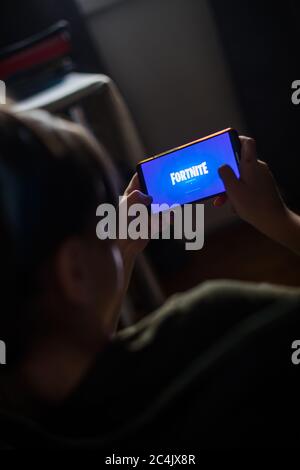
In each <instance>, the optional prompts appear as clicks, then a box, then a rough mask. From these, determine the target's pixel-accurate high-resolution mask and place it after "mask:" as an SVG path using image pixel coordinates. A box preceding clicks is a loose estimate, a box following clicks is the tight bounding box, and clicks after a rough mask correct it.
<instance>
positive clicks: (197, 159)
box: [142, 132, 239, 212]
mask: <svg viewBox="0 0 300 470" xmlns="http://www.w3.org/2000/svg"><path fill="white" fill-rule="evenodd" d="M224 164H227V165H229V166H231V168H232V169H233V171H234V172H235V174H236V175H237V176H238V177H239V169H238V166H237V162H236V157H235V155H234V149H233V148H232V144H231V141H230V136H229V134H228V132H226V133H224V134H220V135H218V136H216V137H212V138H210V139H208V140H204V141H202V142H198V143H196V144H193V145H191V146H189V147H185V148H183V149H180V150H176V151H174V152H172V153H170V154H167V155H164V156H162V157H161V158H156V159H153V160H151V161H149V162H145V163H143V164H142V171H143V175H144V180H145V184H146V189H147V193H148V194H150V196H152V197H153V204H164V203H166V204H168V205H169V206H171V205H173V204H187V203H190V202H193V201H197V200H199V199H203V198H208V197H211V196H214V195H215V194H218V193H222V192H224V191H225V188H224V185H223V182H222V180H221V179H220V177H219V174H218V168H219V167H220V166H222V165H224ZM153 212H155V211H153Z"/></svg>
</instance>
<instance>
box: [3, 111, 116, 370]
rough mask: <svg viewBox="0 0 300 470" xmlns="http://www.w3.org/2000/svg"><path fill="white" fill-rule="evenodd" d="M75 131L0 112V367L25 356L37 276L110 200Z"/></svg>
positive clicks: (88, 148)
mask: <svg viewBox="0 0 300 470" xmlns="http://www.w3.org/2000/svg"><path fill="white" fill-rule="evenodd" d="M107 166H108V163H107V159H106V157H105V155H104V153H103V151H101V148H100V147H99V146H98V145H97V143H96V142H95V141H94V140H93V139H92V137H91V136H89V135H88V134H87V133H86V132H84V131H83V130H82V129H81V128H79V127H78V126H75V125H74V124H71V123H67V122H66V121H63V120H61V119H58V118H55V117H52V116H50V115H49V114H47V113H44V112H43V113H41V112H38V113H34V114H27V115H26V114H25V115H24V114H22V115H21V116H19V115H16V114H14V113H13V112H12V111H9V110H7V109H5V110H1V111H0V262H1V265H0V338H1V339H2V340H4V341H6V343H7V351H8V355H9V359H8V364H10V365H11V364H14V363H16V362H17V361H18V359H19V358H20V356H22V354H23V353H24V351H25V350H26V347H27V345H28V341H29V339H30V335H31V318H30V315H31V312H30V311H28V308H27V307H28V305H29V302H30V300H31V298H32V297H33V295H34V292H35V290H36V289H37V288H38V283H37V279H38V272H39V270H40V268H41V266H42V265H43V263H45V262H46V260H47V259H49V258H51V256H52V255H53V254H54V253H55V251H56V250H57V249H58V247H59V246H60V244H61V243H62V242H63V241H64V240H65V239H66V238H68V237H69V236H72V235H76V234H78V235H81V234H83V233H84V232H85V231H86V230H87V228H88V226H89V224H91V222H92V221H93V220H94V219H93V218H94V217H95V213H96V207H97V206H98V205H99V204H100V203H101V202H104V201H107V200H109V199H112V197H113V194H114V193H115V190H114V188H113V185H112V183H111V179H110V173H111V171H112V170H111V168H107Z"/></svg>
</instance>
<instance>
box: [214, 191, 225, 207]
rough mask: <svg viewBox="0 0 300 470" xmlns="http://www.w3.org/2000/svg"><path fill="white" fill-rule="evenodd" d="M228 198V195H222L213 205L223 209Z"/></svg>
mask: <svg viewBox="0 0 300 470" xmlns="http://www.w3.org/2000/svg"><path fill="white" fill-rule="evenodd" d="M227 199H228V198H227V196H226V194H220V196H217V197H216V198H215V199H214V201H213V205H214V206H215V207H221V206H223V205H224V204H226V201H227Z"/></svg>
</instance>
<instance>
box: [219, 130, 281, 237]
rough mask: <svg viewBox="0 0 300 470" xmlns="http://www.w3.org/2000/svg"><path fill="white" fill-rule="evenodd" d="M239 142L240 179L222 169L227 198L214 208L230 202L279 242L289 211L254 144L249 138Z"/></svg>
mask: <svg viewBox="0 0 300 470" xmlns="http://www.w3.org/2000/svg"><path fill="white" fill-rule="evenodd" d="M240 141H241V146H242V147H241V161H240V175H241V176H240V179H238V178H237V177H236V175H235V173H234V172H233V170H232V169H231V168H230V167H229V166H227V165H224V166H222V167H221V168H219V175H220V177H221V178H222V181H223V183H224V186H225V188H226V195H224V196H218V197H217V198H216V199H215V201H214V205H215V206H221V205H223V204H224V202H225V201H226V199H227V198H228V200H229V201H230V203H231V205H232V207H233V209H234V210H235V212H236V213H237V214H238V215H239V216H240V217H241V218H242V219H243V220H245V221H246V222H248V223H250V224H251V225H253V226H254V227H256V228H257V229H258V230H260V231H261V232H263V233H264V234H266V235H268V236H269V237H271V238H274V239H278V234H279V232H281V230H282V224H285V223H286V219H287V213H288V210H287V207H286V206H285V204H284V202H283V200H282V198H281V196H280V193H279V191H278V189H277V186H276V183H275V180H274V178H273V175H272V173H271V172H270V170H269V168H268V166H267V164H266V163H264V162H262V161H260V160H257V155H256V146H255V141H254V140H253V139H250V138H247V137H240Z"/></svg>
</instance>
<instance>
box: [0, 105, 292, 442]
mask: <svg viewBox="0 0 300 470" xmlns="http://www.w3.org/2000/svg"><path fill="white" fill-rule="evenodd" d="M241 142H242V157H241V179H240V180H237V179H236V178H235V176H234V174H233V173H232V171H231V170H230V168H228V167H224V168H221V169H220V176H221V177H222V179H223V181H224V184H225V186H226V189H227V196H228V198H229V200H230V202H231V204H232V205H233V207H234V209H235V210H236V212H237V213H238V214H239V215H240V216H241V217H242V218H244V219H245V220H246V221H248V222H249V223H251V224H253V225H254V226H255V227H256V228H258V229H259V230H261V231H262V232H263V233H265V234H267V235H269V236H271V237H272V238H274V239H275V240H277V241H279V242H281V243H283V244H285V245H287V246H289V247H290V248H291V249H293V250H295V251H297V252H298V251H299V250H300V243H299V240H300V237H299V231H300V222H299V219H298V216H296V215H295V214H293V213H292V212H290V211H289V210H288V209H287V208H286V207H285V205H284V203H283V201H282V199H281V197H280V195H279V193H278V191H277V189H276V186H275V183H274V181H273V178H272V176H271V174H270V172H269V170H268V168H267V166H266V165H265V164H264V163H262V162H260V161H257V158H256V151H255V145H254V142H253V140H251V139H248V138H241ZM107 165H108V162H107V159H106V158H105V155H104V152H103V150H102V149H101V147H100V146H99V145H98V144H97V143H96V142H95V140H94V139H93V138H92V137H91V136H90V135H89V134H87V133H86V132H85V131H84V130H83V129H81V128H79V127H77V126H76V125H74V124H70V123H67V122H65V121H63V120H61V119H58V118H55V117H51V116H50V115H48V114H47V113H42V112H38V113H32V114H22V115H16V114H14V113H13V112H12V111H9V110H7V109H6V110H5V109H4V110H2V111H1V112H0V191H1V192H0V205H1V211H0V223H1V230H0V237H1V243H0V247H1V248H0V249H1V267H0V270H1V271H0V272H1V313H0V336H1V340H4V341H5V343H6V345H7V365H5V366H1V368H0V407H1V410H2V418H1V415H0V437H1V436H2V439H0V441H1V440H2V441H3V439H5V444H7V445H9V446H12V447H17V448H18V447H37V446H38V447H55V448H56V447H76V448H78V447H95V448H102V449H113V448H114V446H117V447H119V448H120V446H124V447H127V448H130V447H131V448H132V446H133V447H134V448H140V449H143V450H144V451H148V450H149V451H150V450H153V449H154V448H155V446H160V448H167V446H169V448H170V447H171V448H173V449H176V446H179V447H181V448H184V445H186V446H189V447H190V446H192V445H197V447H198V449H199V448H205V447H211V446H212V447H214V446H215V447H220V446H221V447H222V446H227V447H230V446H231V445H232V444H235V445H237V446H243V445H244V444H245V442H248V443H249V439H250V441H251V442H252V444H253V445H254V444H255V443H256V444H258V445H259V444H260V443H261V441H262V440H264V439H265V436H266V433H268V438H269V439H270V441H272V443H274V442H276V439H277V438H278V436H281V435H282V433H281V430H280V429H279V431H278V426H277V427H276V426H274V423H273V421H272V420H270V419H269V418H270V413H269V411H270V410H269V408H262V407H261V406H260V405H261V403H265V401H263V400H262V395H261V394H262V389H263V390H265V392H266V393H267V390H268V387H269V385H270V384H271V385H272V384H273V382H272V380H271V379H272V378H269V381H268V380H267V375H268V374H267V373H266V370H265V368H264V367H263V365H264V364H265V362H266V361H267V362H268V361H269V364H270V359H269V356H268V354H266V350H265V349H264V347H265V342H264V341H262V342H260V337H261V331H265V330H266V329H268V327H269V324H270V325H271V326H272V328H273V330H274V329H275V331H277V330H278V328H277V323H276V321H277V322H278V318H280V319H282V318H283V317H284V318H289V325H291V327H293V328H294V323H295V321H296V320H295V318H296V317H295V312H296V311H297V309H298V307H299V291H298V290H297V289H287V288H282V287H277V288H275V287H272V286H256V285H252V284H250V285H249V284H243V283H226V282H219V283H218V282H215V283H204V284H203V285H202V286H200V287H198V288H196V289H194V290H192V291H191V292H189V293H187V294H183V295H177V296H174V297H173V298H171V299H170V300H169V301H168V302H167V303H166V305H165V306H163V307H162V309H160V310H159V311H158V312H155V313H154V314H153V315H151V316H150V317H148V318H145V319H144V320H143V321H141V322H140V323H139V324H138V325H135V326H133V327H131V328H129V329H127V330H125V331H123V332H120V333H118V334H116V326H117V324H118V319H119V310H120V304H121V302H122V299H123V297H124V294H125V292H126V289H127V286H128V282H129V279H130V275H131V271H132V267H133V265H134V261H135V258H136V256H137V254H138V253H139V252H140V251H141V250H142V249H143V248H144V247H145V245H146V242H145V241H143V240H142V241H130V240H117V241H116V242H114V241H108V240H106V241H100V240H98V239H97V237H96V230H95V228H96V216H95V214H96V207H97V206H98V205H99V204H100V203H102V202H108V201H111V200H112V199H113V194H114V191H113V181H111V180H110V178H109V174H110V171H109V169H107ZM124 197H125V198H127V200H128V204H129V205H130V204H133V203H136V202H140V203H143V204H145V205H148V204H150V202H151V198H150V197H148V196H146V195H143V194H142V193H141V192H140V190H139V186H138V181H137V177H136V176H134V178H133V180H132V181H131V183H130V184H129V187H128V189H127V190H126V192H125V195H124ZM223 203H224V197H218V198H217V199H216V201H215V204H216V205H220V204H223ZM286 314H289V316H288V317H287V315H286ZM249 319H250V320H251V321H250V320H249ZM264 328H265V330H264ZM276 328H277V329H276ZM273 330H272V331H273ZM279 330H280V332H281V333H282V331H283V330H282V327H281V328H279ZM268 331H269V330H268ZM293 331H294V330H293ZM250 332H251V335H253V332H255V334H256V336H255V341H254V340H251V341H250V343H249V346H248V342H247V347H249V348H250V353H249V350H248V349H247V352H245V350H243V351H241V349H240V348H241V344H243V345H244V342H243V340H244V339H245V337H247V338H248V337H249V335H250ZM264 334H265V336H264V337H263V338H264V339H265V338H266V337H268V334H267V333H264ZM295 334H296V333H295ZM251 335H250V337H251V338H252V336H251ZM278 338H280V339H281V336H278V337H277V336H276V340H277V339H278ZM284 338H285V336H284ZM288 338H289V340H288V341H290V339H291V338H290V337H289V336H288ZM293 339H294V338H293ZM269 341H270V342H269V343H268V344H273V342H274V337H273V336H272V337H271V339H270V340H269ZM284 344H285V346H286V348H287V351H286V350H284V351H285V356H284V357H286V353H287V355H289V347H290V346H289V345H290V343H289V342H287V343H284ZM253 345H255V346H253ZM252 346H253V347H252ZM243 347H244V346H243ZM228 351H231V352H232V354H231V355H228ZM235 351H237V352H238V354H237V355H238V358H239V359H241V358H244V359H245V361H244V362H242V368H241V363H240V362H236V356H235V355H234V354H233V352H235ZM259 351H261V356H260V359H261V370H259V368H258V367H257V362H256V361H257V354H258V352H259ZM267 351H268V350H267ZM279 351H280V350H279V349H278V350H277V354H279ZM281 352H282V351H281ZM283 355H284V354H283ZM220 361H221V362H220ZM253 361H254V362H253ZM287 362H288V359H287ZM221 363H222V364H223V368H222V367H221V368H220V364H221ZM254 363H255V367H254ZM279 363H280V361H277V363H276V365H277V367H279ZM289 364H290V363H289V362H288V365H289ZM284 366H285V364H284V365H283V366H282V367H283V369H284ZM270 370H273V369H272V367H270ZM245 374H246V375H245ZM223 377H224V380H223ZM276 377H277V375H276ZM264 380H267V382H264ZM254 383H255V384H257V383H259V384H260V386H257V388H255V387H254V390H252V389H253V386H252V385H253V384H254ZM250 385H251V387H250ZM271 385H270V386H271ZM264 387H265V388H264ZM250 388H251V390H252V395H251V396H248V395H247V393H246V392H245V391H247V390H250ZM257 390H259V391H260V396H259V399H258V397H257V396H256V391H257ZM278 391H279V388H278V387H277V389H276V393H278ZM272 403H273V402H272V400H271V399H270V400H269V401H268V406H270V407H271V408H270V409H272ZM279 416H280V417H281V416H284V417H286V416H289V414H288V412H287V410H286V409H280V410H277V414H276V418H278V417H279ZM294 422H295V423H297V419H296V418H295V419H294ZM4 423H5V424H4ZM254 427H257V428H258V429H256V431H255V433H253V429H254ZM8 429H10V431H11V432H10V433H9V435H8V434H7V433H8V431H7V430H8ZM278 432H279V434H278ZM291 433H292V431H291V428H290V433H289V435H291ZM285 436H287V434H285ZM296 437H297V436H296Z"/></svg>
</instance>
